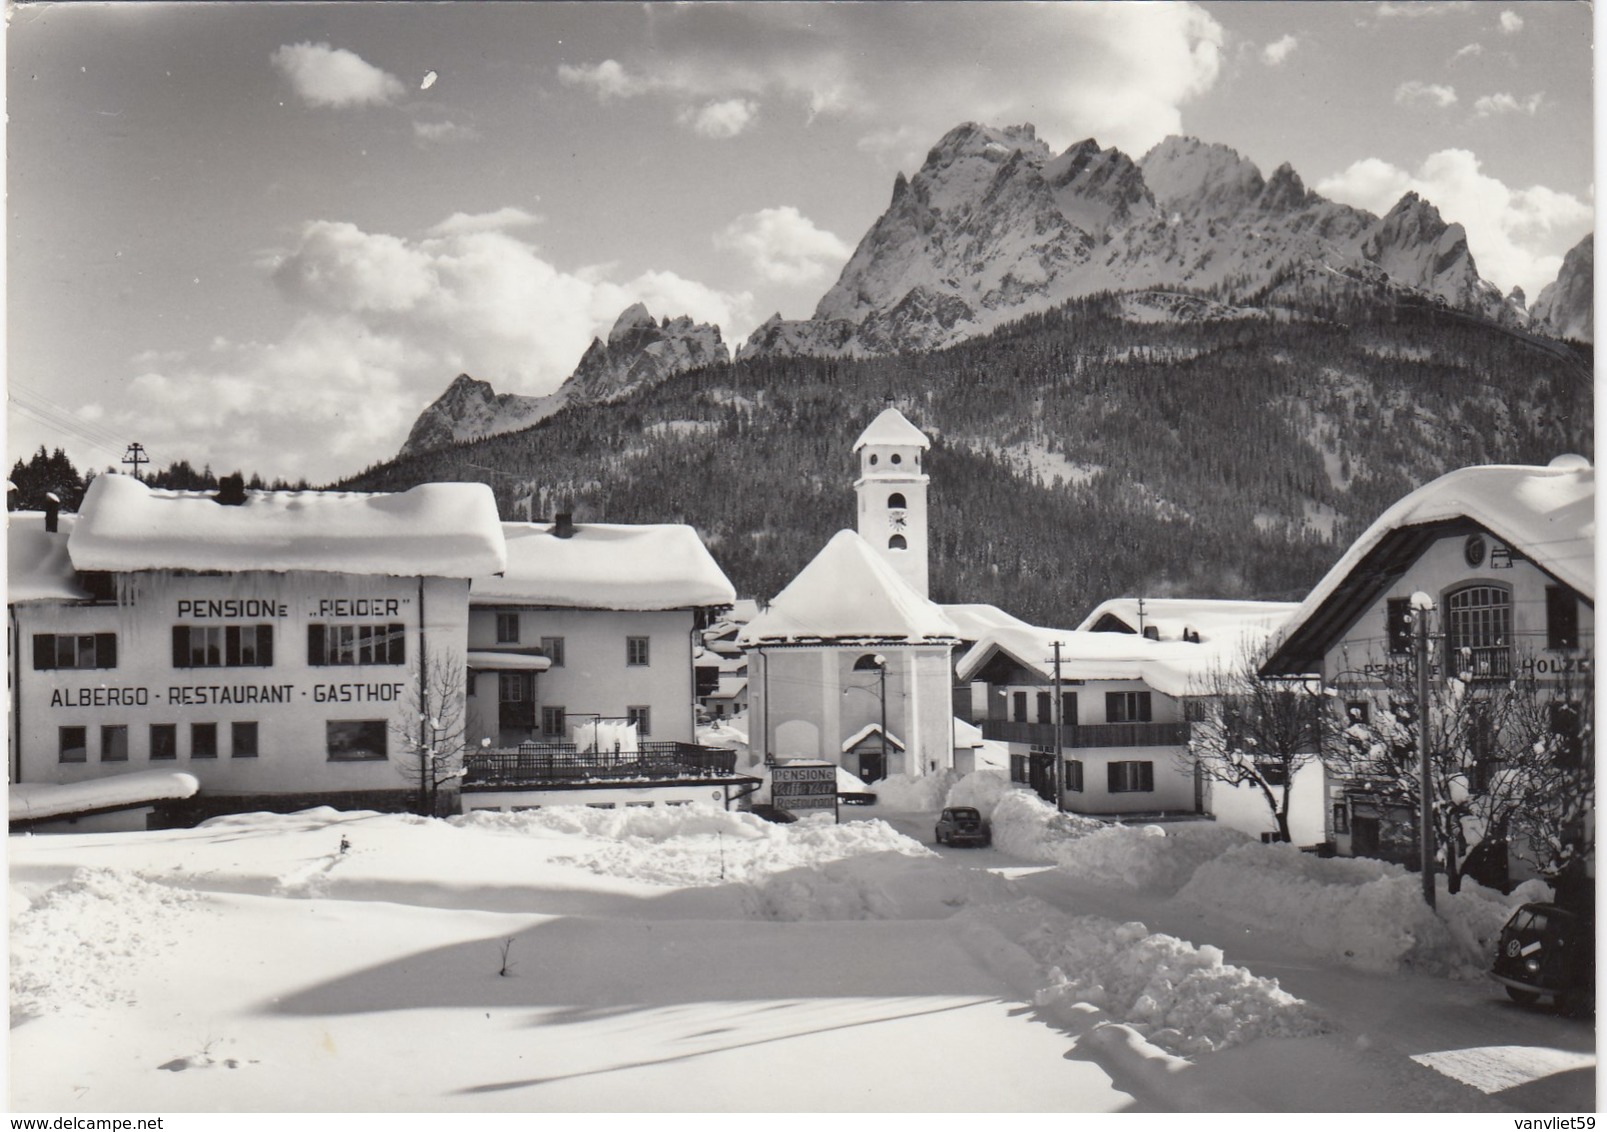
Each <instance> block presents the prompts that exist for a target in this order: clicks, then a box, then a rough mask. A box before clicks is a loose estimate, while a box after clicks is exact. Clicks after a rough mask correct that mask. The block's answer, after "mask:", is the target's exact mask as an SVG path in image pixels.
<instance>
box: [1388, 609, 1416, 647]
mask: <svg viewBox="0 0 1607 1132" xmlns="http://www.w3.org/2000/svg"><path fill="white" fill-rule="evenodd" d="M1387 609H1388V613H1387V615H1386V616H1385V618H1384V620H1385V629H1386V633H1387V635H1388V637H1389V651H1390V652H1392V653H1403V652H1411V651H1412V599H1411V598H1407V597H1392V598H1390V599H1389V602H1388V604H1387Z"/></svg>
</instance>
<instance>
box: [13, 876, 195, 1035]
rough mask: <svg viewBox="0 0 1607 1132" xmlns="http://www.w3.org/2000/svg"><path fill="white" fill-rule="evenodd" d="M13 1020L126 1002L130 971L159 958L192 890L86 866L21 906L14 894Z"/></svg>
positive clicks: (176, 929) (190, 900) (189, 903)
mask: <svg viewBox="0 0 1607 1132" xmlns="http://www.w3.org/2000/svg"><path fill="white" fill-rule="evenodd" d="M11 899H12V902H13V912H12V917H11V927H10V945H11V946H10V953H11V1015H12V1024H13V1025H15V1024H16V1023H17V1022H18V1021H20V1020H22V1019H25V1018H32V1017H37V1016H40V1015H43V1014H50V1013H56V1012H61V1011H70V1010H73V1009H75V1008H79V1009H87V1008H93V1007H98V1006H109V1005H114V1004H122V1003H129V1002H132V1001H133V996H132V994H131V993H130V991H129V989H128V985H127V984H128V981H129V975H130V974H131V972H132V971H133V970H134V969H136V968H138V967H141V966H144V965H145V964H147V963H150V962H153V961H156V960H159V959H160V958H161V955H162V953H163V951H164V950H165V949H166V947H167V945H168V944H169V943H170V942H171V941H172V940H174V939H175V938H176V937H177V935H178V933H179V931H180V930H181V928H180V926H179V925H180V923H181V921H180V920H179V919H178V917H177V913H179V912H180V911H181V910H182V909H185V908H186V907H188V906H192V905H193V904H194V903H195V901H196V900H197V896H196V894H195V893H193V892H185V891H180V890H178V889H174V888H168V887H166V886H165V885H160V884H154V883H152V882H151V881H148V880H144V879H142V878H140V877H138V876H135V875H134V874H132V873H126V872H122V871H120V870H117V869H106V868H81V869H78V870H77V871H75V872H74V873H73V875H72V878H71V879H70V880H67V881H64V882H62V883H60V884H56V885H53V886H51V887H50V888H48V889H46V890H45V891H44V892H43V893H41V894H40V895H39V896H38V897H37V898H35V899H34V900H32V901H31V902H28V903H27V904H26V906H25V907H24V908H22V909H21V910H20V911H17V910H16V904H17V903H18V902H19V895H18V893H16V892H15V890H13V892H12V896H11Z"/></svg>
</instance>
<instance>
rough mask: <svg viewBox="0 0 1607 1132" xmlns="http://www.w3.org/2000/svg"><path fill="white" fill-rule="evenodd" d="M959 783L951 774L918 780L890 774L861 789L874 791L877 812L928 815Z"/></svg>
mask: <svg viewBox="0 0 1607 1132" xmlns="http://www.w3.org/2000/svg"><path fill="white" fill-rule="evenodd" d="M959 781H960V778H959V776H958V775H956V774H955V773H954V772H953V771H952V770H946V771H943V772H942V773H941V774H924V775H920V776H915V775H909V774H890V775H888V776H887V777H886V778H883V779H880V780H878V781H877V782H876V783H875V784H874V785H872V786H867V787H865V789H867V790H873V791H875V794H876V805H877V806H878V808H880V809H884V810H904V811H908V812H911V813H931V812H932V811H933V810H940V809H942V808H943V806H944V805H945V804H946V803H945V802H944V801H943V799H944V798H945V797H946V796H947V795H948V793H949V791H950V790H951V789H952V788H953V786H954V784H955V783H956V782H959ZM838 789H841V787H838Z"/></svg>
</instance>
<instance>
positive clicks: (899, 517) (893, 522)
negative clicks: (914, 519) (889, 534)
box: [887, 509, 909, 531]
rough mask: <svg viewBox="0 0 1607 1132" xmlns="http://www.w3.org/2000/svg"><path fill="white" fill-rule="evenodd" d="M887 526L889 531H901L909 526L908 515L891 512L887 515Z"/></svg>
mask: <svg viewBox="0 0 1607 1132" xmlns="http://www.w3.org/2000/svg"><path fill="white" fill-rule="evenodd" d="M887 525H888V527H889V528H890V529H892V530H895V531H901V530H903V529H904V528H905V527H907V526H908V525H909V519H908V513H907V512H904V511H899V510H896V509H895V510H892V511H889V512H888V513H887Z"/></svg>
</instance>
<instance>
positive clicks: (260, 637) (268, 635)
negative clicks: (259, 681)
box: [257, 625, 273, 668]
mask: <svg viewBox="0 0 1607 1132" xmlns="http://www.w3.org/2000/svg"><path fill="white" fill-rule="evenodd" d="M257 664H258V665H259V666H260V667H262V668H272V667H273V626H272V625H258V626H257Z"/></svg>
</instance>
